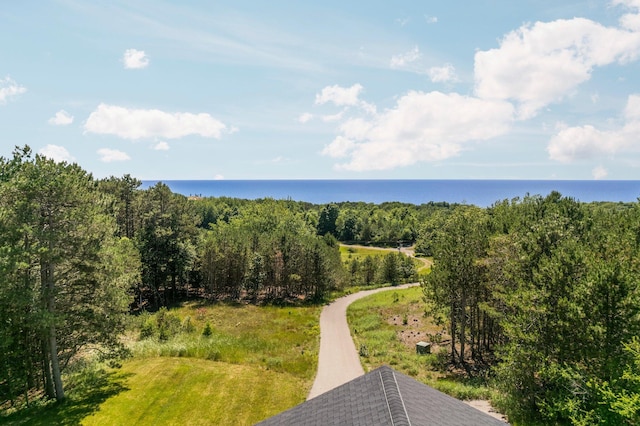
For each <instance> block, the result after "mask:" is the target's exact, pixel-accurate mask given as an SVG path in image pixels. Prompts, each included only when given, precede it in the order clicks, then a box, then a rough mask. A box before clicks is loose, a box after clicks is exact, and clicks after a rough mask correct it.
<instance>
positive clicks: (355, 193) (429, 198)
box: [142, 179, 640, 207]
mask: <svg viewBox="0 0 640 426" xmlns="http://www.w3.org/2000/svg"><path fill="white" fill-rule="evenodd" d="M142 182H143V184H142V188H143V189H144V188H148V187H150V186H153V185H155V184H156V183H157V182H163V183H165V184H166V185H167V186H169V188H171V190H172V191H173V192H176V193H179V194H182V195H185V196H203V197H232V198H244V199H258V198H274V199H291V200H294V201H304V202H309V203H312V204H326V203H330V202H366V203H374V204H381V203H384V202H401V203H409V204H416V205H420V204H426V203H429V202H435V203H438V202H446V203H451V204H454V203H458V204H474V205H477V206H480V207H488V206H490V205H492V204H494V203H495V202H497V201H502V200H505V199H508V200H510V199H513V198H515V197H518V198H523V197H524V196H526V195H527V194H529V195H542V196H545V195H548V194H549V193H550V192H552V191H557V192H560V193H561V194H562V195H563V196H566V197H572V198H575V199H577V200H578V201H582V202H593V201H602V202H635V201H637V199H638V197H640V180H498V179H496V180H488V179H487V180H462V179H450V180H449V179H442V180H436V179H371V180H368V179H357V180H356V179H354V180H348V179H345V180H332V179H298V180H288V179H279V180H274V179H272V180H163V181H159V180H144V181H142Z"/></svg>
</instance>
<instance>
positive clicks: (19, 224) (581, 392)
mask: <svg viewBox="0 0 640 426" xmlns="http://www.w3.org/2000/svg"><path fill="white" fill-rule="evenodd" d="M345 243H350V244H351V243H357V244H365V245H372V246H386V247H394V248H395V247H398V245H404V246H412V247H414V248H415V252H416V254H417V255H420V256H425V257H430V258H432V259H433V262H434V264H433V267H432V268H431V271H430V273H428V274H426V275H424V276H421V277H418V275H417V273H416V270H415V266H414V265H413V264H412V262H411V259H410V258H408V257H407V256H405V255H403V254H400V253H398V252H393V253H388V254H385V255H380V258H378V259H372V258H366V259H364V260H358V259H357V258H354V259H350V260H348V261H346V262H345V261H343V260H342V259H341V257H340V251H339V247H340V244H345ZM639 250H640V204H639V203H581V202H579V201H577V200H574V199H571V198H566V197H563V196H562V195H561V194H559V193H551V194H548V195H545V196H541V195H525V196H524V197H523V198H521V199H520V198H517V199H513V200H502V201H496V203H494V204H493V205H492V206H491V207H488V208H478V207H475V206H471V205H450V204H447V203H436V202H434V203H428V204H423V205H419V206H416V205H410V204H403V203H384V204H380V205H374V204H369V203H356V202H354V203H348V202H346V203H331V204H327V205H313V204H309V203H304V202H298V201H293V200H273V199H260V200H242V199H236V198H227V197H219V198H203V197H185V196H183V195H180V194H174V193H172V192H171V190H170V189H169V188H168V187H167V186H166V185H164V184H162V183H158V184H156V185H155V186H153V187H150V188H148V189H141V182H140V181H139V180H138V179H136V178H133V177H131V176H129V175H124V176H122V177H110V178H106V179H95V178H94V177H93V176H92V175H91V174H90V173H88V172H86V171H85V170H83V169H82V168H80V167H79V166H78V165H76V164H68V163H65V162H62V163H57V162H55V161H53V160H50V159H47V158H45V157H43V156H40V155H34V154H33V153H32V152H31V150H30V148H29V147H26V146H25V147H23V148H16V150H15V151H14V154H13V157H11V158H0V324H2V325H1V326H0V406H1V407H13V406H20V405H21V404H27V405H28V404H29V401H30V400H31V399H34V398H48V399H54V400H57V401H63V400H64V399H65V383H64V381H65V371H67V370H68V369H69V368H71V367H72V366H73V365H74V363H76V362H77V361H78V360H79V359H81V358H82V357H83V356H84V355H85V354H86V353H88V350H89V349H91V351H92V353H97V354H99V357H100V358H101V359H103V360H105V361H107V360H118V359H122V358H123V357H126V356H127V348H126V345H125V344H124V343H123V341H122V339H121V338H120V337H121V335H122V333H123V332H124V330H125V328H126V324H127V318H128V317H130V316H134V315H139V314H140V313H142V312H156V311H159V310H162V311H164V310H165V309H166V308H169V309H171V308H172V307H175V306H178V305H179V304H180V303H182V302H184V301H188V300H193V299H197V300H203V301H207V302H210V303H223V302H224V303H244V304H255V305H271V304H273V305H285V304H321V303H324V302H326V301H327V300H330V299H331V297H332V294H333V292H335V291H339V290H344V289H347V288H349V287H355V286H370V285H381V284H385V283H387V284H392V285H395V284H398V283H402V282H412V281H417V280H418V279H420V281H421V285H422V289H423V293H424V306H425V315H429V316H431V317H432V318H433V319H434V321H436V322H438V323H439V324H442V325H443V327H446V329H447V330H448V333H449V335H450V337H451V339H450V343H449V349H448V352H447V358H448V359H447V366H446V367H445V368H448V369H449V370H454V369H456V370H459V371H461V372H463V374H465V375H467V376H469V377H476V378H480V379H482V380H485V381H486V382H487V383H490V384H491V386H493V387H495V389H496V391H497V393H496V394H497V395H498V396H497V397H496V401H495V402H496V404H497V406H499V407H500V408H501V409H502V410H504V412H505V413H506V414H507V415H508V416H509V418H510V420H511V419H515V420H516V421H519V422H521V424H529V423H531V422H539V423H542V424H580V425H586V424H637V423H638V422H639V421H640V340H638V337H637V336H638V332H639V331H640V315H639V314H640V312H639V311H640V300H639V296H640V294H639V290H640V289H639V287H638V279H639V278H640V265H639V262H640V261H639V259H640V256H639Z"/></svg>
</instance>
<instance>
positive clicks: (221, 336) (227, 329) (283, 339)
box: [130, 303, 322, 381]
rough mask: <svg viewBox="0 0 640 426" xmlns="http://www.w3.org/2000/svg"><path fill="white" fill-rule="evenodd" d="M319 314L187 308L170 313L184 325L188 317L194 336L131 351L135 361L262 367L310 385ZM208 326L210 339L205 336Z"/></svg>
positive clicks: (313, 309) (145, 343) (146, 343)
mask: <svg viewBox="0 0 640 426" xmlns="http://www.w3.org/2000/svg"><path fill="white" fill-rule="evenodd" d="M321 310H322V307H321V306H308V307H274V306H253V305H225V304H219V305H214V306H210V307H206V306H203V305H201V304H197V303H191V304H185V305H184V306H182V307H180V308H178V309H174V310H172V311H171V314H172V315H175V316H177V317H178V321H179V322H180V323H181V324H183V323H184V322H185V321H186V319H187V318H189V323H190V324H191V327H192V328H193V331H192V332H190V333H187V332H180V333H178V334H177V335H175V336H174V337H172V338H170V339H168V340H166V341H162V340H160V339H158V338H151V339H143V340H140V341H137V342H135V341H134V342H132V343H131V344H130V347H131V349H132V351H133V354H134V357H135V358H145V357H157V356H171V357H194V358H201V359H208V360H213V361H222V362H228V363H233V364H244V365H255V366H260V367H263V368H268V369H272V370H276V371H280V372H285V373H289V374H293V375H295V376H297V377H300V378H302V379H305V380H308V381H311V380H313V378H314V377H315V372H316V368H317V362H318V349H319V338H320V328H319V324H318V323H319V318H320V311H321ZM207 324H209V325H210V328H211V335H210V336H208V337H206V336H203V335H202V331H203V330H204V328H205V327H206V325H207ZM266 325H268V326H266ZM134 337H135V336H134Z"/></svg>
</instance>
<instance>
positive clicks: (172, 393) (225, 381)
mask: <svg viewBox="0 0 640 426" xmlns="http://www.w3.org/2000/svg"><path fill="white" fill-rule="evenodd" d="M120 374H123V375H125V376H126V379H124V380H123V386H125V387H126V388H127V390H125V391H123V392H120V393H118V394H117V395H115V396H113V397H112V398H109V399H108V400H107V401H105V402H104V403H103V404H102V405H101V406H100V408H99V410H98V411H97V412H96V413H95V414H93V415H91V416H89V417H86V418H85V419H83V421H82V424H84V425H87V426H91V425H96V426H97V425H124V424H135V425H171V424H175V425H186V424H188V425H251V424H255V423H257V422H258V421H261V420H264V419H266V418H268V417H271V416H273V415H275V414H278V413H280V412H282V411H284V410H286V409H288V408H290V407H292V406H294V405H297V404H299V403H301V402H302V401H304V399H305V395H304V394H303V393H301V392H300V388H301V387H305V386H306V383H305V380H303V379H301V378H299V377H295V376H292V375H291V374H288V373H278V372H274V371H268V370H265V369H264V368H260V367H256V366H248V365H234V364H229V363H223V362H211V361H207V360H202V359H195V358H166V357H159V358H152V359H136V360H133V361H131V362H128V363H127V364H126V365H125V366H123V367H122V371H121V373H120Z"/></svg>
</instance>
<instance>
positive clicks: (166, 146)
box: [153, 141, 169, 151]
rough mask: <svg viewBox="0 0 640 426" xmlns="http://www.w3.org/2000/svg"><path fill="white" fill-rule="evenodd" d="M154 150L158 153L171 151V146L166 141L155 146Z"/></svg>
mask: <svg viewBox="0 0 640 426" xmlns="http://www.w3.org/2000/svg"><path fill="white" fill-rule="evenodd" d="M153 149H155V150H156V151H169V144H168V143H166V142H164V141H160V142H158V143H157V144H155V145H154V146H153Z"/></svg>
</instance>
